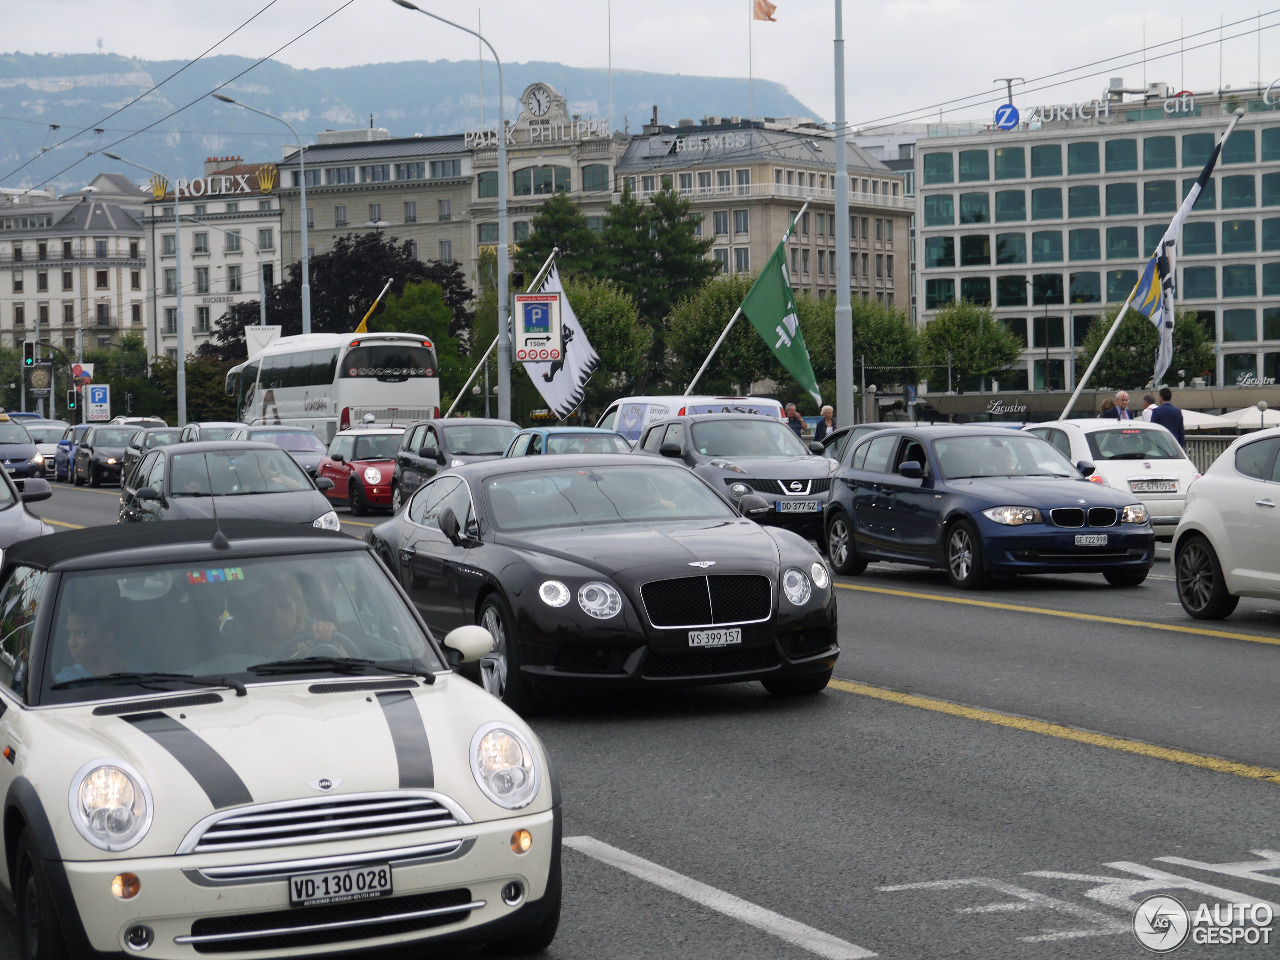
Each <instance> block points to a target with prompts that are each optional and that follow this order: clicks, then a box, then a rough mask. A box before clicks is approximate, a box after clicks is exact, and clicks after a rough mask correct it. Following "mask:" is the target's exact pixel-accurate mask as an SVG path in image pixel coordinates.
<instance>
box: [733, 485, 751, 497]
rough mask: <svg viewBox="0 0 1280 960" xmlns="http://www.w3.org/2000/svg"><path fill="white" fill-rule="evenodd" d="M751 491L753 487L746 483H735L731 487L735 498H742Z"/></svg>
mask: <svg viewBox="0 0 1280 960" xmlns="http://www.w3.org/2000/svg"><path fill="white" fill-rule="evenodd" d="M750 492H751V488H750V487H749V486H747V485H746V484H745V483H735V484H733V485H732V486H730V487H729V493H730V495H732V497H733V499H735V500H741V499H742V498H743V497H745V496H746V495H747V494H748V493H750Z"/></svg>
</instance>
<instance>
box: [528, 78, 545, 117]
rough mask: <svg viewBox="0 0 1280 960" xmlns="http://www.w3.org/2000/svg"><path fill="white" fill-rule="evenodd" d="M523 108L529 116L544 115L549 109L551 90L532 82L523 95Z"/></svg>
mask: <svg viewBox="0 0 1280 960" xmlns="http://www.w3.org/2000/svg"><path fill="white" fill-rule="evenodd" d="M524 108H525V110H527V111H528V112H529V115H530V116H531V117H544V116H546V114H547V111H548V110H550V109H551V91H550V90H549V89H548V88H547V87H545V86H543V85H542V84H540V83H536V84H534V85H533V86H532V87H530V88H529V89H528V90H527V91H525V95H524Z"/></svg>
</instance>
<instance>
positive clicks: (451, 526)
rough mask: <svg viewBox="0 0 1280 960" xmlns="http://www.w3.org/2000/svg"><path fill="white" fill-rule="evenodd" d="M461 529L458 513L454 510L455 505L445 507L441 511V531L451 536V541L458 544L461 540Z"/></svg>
mask: <svg viewBox="0 0 1280 960" xmlns="http://www.w3.org/2000/svg"><path fill="white" fill-rule="evenodd" d="M460 529H461V527H460V526H459V525H458V515H457V514H456V513H454V512H453V507H445V508H444V509H443V510H441V511H440V532H441V533H443V534H444V535H445V536H446V537H448V538H449V542H450V543H452V544H457V543H458V542H459V537H458V531H459V530H460Z"/></svg>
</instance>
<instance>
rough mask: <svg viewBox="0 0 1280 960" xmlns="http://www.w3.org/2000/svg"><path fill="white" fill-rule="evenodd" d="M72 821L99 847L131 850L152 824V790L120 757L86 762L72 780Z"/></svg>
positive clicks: (69, 797)
mask: <svg viewBox="0 0 1280 960" xmlns="http://www.w3.org/2000/svg"><path fill="white" fill-rule="evenodd" d="M67 799H68V801H69V803H70V806H71V822H72V823H74V824H75V825H76V829H77V830H79V831H80V836H82V837H84V838H85V839H86V840H88V841H89V842H90V843H91V844H93V845H94V846H95V847H97V848H98V849H99V850H112V851H116V850H128V849H129V848H130V847H132V846H134V845H135V844H136V843H138V841H139V840H141V839H142V838H143V837H144V836H146V833H147V830H148V829H149V828H150V827H151V817H152V812H153V807H152V803H151V791H150V790H149V789H148V788H147V784H146V782H145V781H144V780H143V779H142V776H141V775H140V774H139V773H138V771H136V770H134V769H133V768H132V767H131V766H129V765H128V764H126V763H122V762H121V761H119V760H94V761H92V762H90V763H86V764H85V765H84V766H83V767H81V768H80V770H79V772H78V773H76V775H75V776H74V777H73V778H72V779H71V791H70V794H69V795H68V798H67Z"/></svg>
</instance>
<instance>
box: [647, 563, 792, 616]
mask: <svg viewBox="0 0 1280 960" xmlns="http://www.w3.org/2000/svg"><path fill="white" fill-rule="evenodd" d="M640 596H641V597H642V598H643V599H644V607H645V610H646V611H647V612H648V614H649V622H650V623H652V624H653V625H654V626H655V627H703V626H712V625H715V624H722V623H752V622H755V621H760V620H767V619H768V618H769V611H770V609H771V608H772V606H773V585H772V584H771V583H770V582H769V578H768V577H756V576H732V575H723V576H712V577H679V578H677V579H675V580H654V581H653V582H652V583H646V584H645V585H644V586H643V587H641V588H640Z"/></svg>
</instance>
